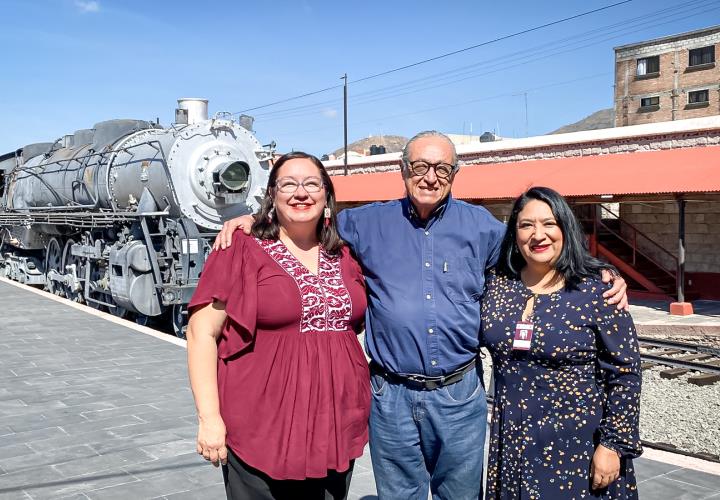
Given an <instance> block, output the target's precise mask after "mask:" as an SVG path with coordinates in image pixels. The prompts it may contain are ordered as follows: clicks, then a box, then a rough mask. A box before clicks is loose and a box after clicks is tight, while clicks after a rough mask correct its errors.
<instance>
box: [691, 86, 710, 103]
mask: <svg viewBox="0 0 720 500" xmlns="http://www.w3.org/2000/svg"><path fill="white" fill-rule="evenodd" d="M708 102H710V91H709V90H708V89H705V90H695V91H693V92H688V104H705V103H708Z"/></svg>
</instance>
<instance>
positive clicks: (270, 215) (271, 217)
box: [268, 207, 275, 222]
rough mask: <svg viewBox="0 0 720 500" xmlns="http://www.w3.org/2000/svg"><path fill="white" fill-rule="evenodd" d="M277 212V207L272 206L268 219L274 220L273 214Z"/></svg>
mask: <svg viewBox="0 0 720 500" xmlns="http://www.w3.org/2000/svg"><path fill="white" fill-rule="evenodd" d="M274 214H275V207H272V208H271V209H270V211H269V212H268V221H270V222H272V221H273V215H274Z"/></svg>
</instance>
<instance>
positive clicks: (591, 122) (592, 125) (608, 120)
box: [550, 108, 615, 134]
mask: <svg viewBox="0 0 720 500" xmlns="http://www.w3.org/2000/svg"><path fill="white" fill-rule="evenodd" d="M614 126H615V110H614V109H613V108H608V109H601V110H600V111H596V112H595V113H593V114H591V115H590V116H586V117H585V118H583V119H582V120H580V121H579V122H575V123H571V124H570V125H565V126H564V127H560V128H559V129H557V130H555V131H553V132H550V133H551V134H566V133H568V132H580V131H581V130H597V129H600V128H612V127H614Z"/></svg>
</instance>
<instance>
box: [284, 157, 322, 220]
mask: <svg viewBox="0 0 720 500" xmlns="http://www.w3.org/2000/svg"><path fill="white" fill-rule="evenodd" d="M324 188H325V186H324V184H323V182H322V179H321V178H320V172H319V170H318V168H317V166H315V164H314V163H313V162H312V161H310V160H308V159H307V158H296V159H294V160H288V161H287V162H285V163H284V164H283V165H282V166H281V167H280V170H279V171H278V178H277V180H276V181H275V187H274V188H273V189H272V197H273V205H274V207H275V214H276V215H277V220H278V223H279V224H280V226H281V227H289V226H292V225H297V224H310V225H311V226H310V227H313V228H314V227H315V224H317V222H318V221H319V220H320V217H321V216H322V212H323V209H324V208H325V203H326V192H325V189H324Z"/></svg>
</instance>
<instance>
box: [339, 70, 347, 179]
mask: <svg viewBox="0 0 720 500" xmlns="http://www.w3.org/2000/svg"><path fill="white" fill-rule="evenodd" d="M340 79H341V80H344V81H345V83H344V85H343V129H344V138H345V140H344V144H345V175H347V174H348V165H347V163H348V150H347V73H345V75H344V76H343V77H342V78H340Z"/></svg>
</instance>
